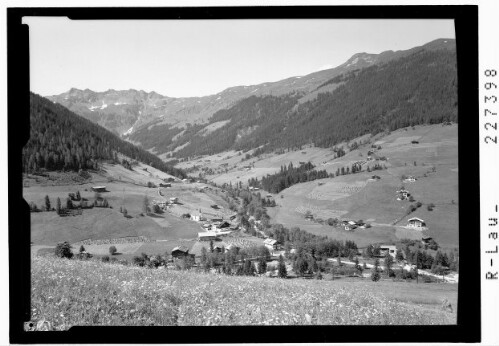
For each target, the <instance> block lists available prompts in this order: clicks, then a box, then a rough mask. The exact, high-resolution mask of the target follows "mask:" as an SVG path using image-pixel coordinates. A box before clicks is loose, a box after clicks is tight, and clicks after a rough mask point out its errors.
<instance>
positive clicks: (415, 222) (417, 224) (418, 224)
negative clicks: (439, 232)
mask: <svg viewBox="0 0 499 346" xmlns="http://www.w3.org/2000/svg"><path fill="white" fill-rule="evenodd" d="M407 227H410V228H415V229H423V228H425V227H426V223H425V222H424V220H422V219H420V218H417V217H413V218H410V219H409V220H407Z"/></svg>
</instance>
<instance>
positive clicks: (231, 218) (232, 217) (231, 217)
mask: <svg viewBox="0 0 499 346" xmlns="http://www.w3.org/2000/svg"><path fill="white" fill-rule="evenodd" d="M236 217H237V214H233V215H231V216H229V220H230V221H232V220H235V219H236Z"/></svg>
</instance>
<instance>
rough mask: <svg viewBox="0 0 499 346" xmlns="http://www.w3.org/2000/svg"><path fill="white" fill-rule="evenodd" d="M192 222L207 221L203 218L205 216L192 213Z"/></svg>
mask: <svg viewBox="0 0 499 346" xmlns="http://www.w3.org/2000/svg"><path fill="white" fill-rule="evenodd" d="M191 220H192V221H198V222H199V221H206V218H205V217H204V216H203V214H200V213H191Z"/></svg>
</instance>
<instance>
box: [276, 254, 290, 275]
mask: <svg viewBox="0 0 499 346" xmlns="http://www.w3.org/2000/svg"><path fill="white" fill-rule="evenodd" d="M277 275H278V276H279V277H280V278H287V277H288V272H287V270H286V263H285V262H284V258H283V257H282V255H279V265H278V269H277Z"/></svg>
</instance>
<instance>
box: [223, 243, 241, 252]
mask: <svg viewBox="0 0 499 346" xmlns="http://www.w3.org/2000/svg"><path fill="white" fill-rule="evenodd" d="M239 248H240V247H239V246H237V245H234V244H229V245H227V247H226V248H225V250H226V251H230V250H232V249H234V250H235V249H239Z"/></svg>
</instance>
